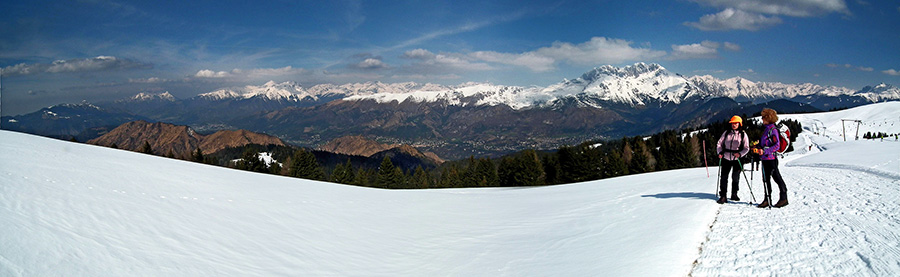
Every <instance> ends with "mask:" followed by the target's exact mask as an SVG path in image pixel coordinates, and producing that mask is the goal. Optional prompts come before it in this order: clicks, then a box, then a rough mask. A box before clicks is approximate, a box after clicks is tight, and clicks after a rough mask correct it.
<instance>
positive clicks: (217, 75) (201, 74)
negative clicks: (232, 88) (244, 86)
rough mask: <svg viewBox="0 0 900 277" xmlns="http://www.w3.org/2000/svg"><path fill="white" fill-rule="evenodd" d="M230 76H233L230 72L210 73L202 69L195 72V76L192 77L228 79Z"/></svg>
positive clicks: (210, 71)
mask: <svg viewBox="0 0 900 277" xmlns="http://www.w3.org/2000/svg"><path fill="white" fill-rule="evenodd" d="M231 76H234V75H233V74H232V73H231V72H227V71H218V72H216V71H212V70H209V69H203V70H200V71H197V74H195V75H194V77H197V78H228V77H231Z"/></svg>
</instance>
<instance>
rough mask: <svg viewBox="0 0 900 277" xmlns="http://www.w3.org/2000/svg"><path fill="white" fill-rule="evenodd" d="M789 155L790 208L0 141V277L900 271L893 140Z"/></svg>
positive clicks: (669, 193) (692, 191)
mask: <svg viewBox="0 0 900 277" xmlns="http://www.w3.org/2000/svg"><path fill="white" fill-rule="evenodd" d="M893 105H894V104H892V103H884V104H878V105H869V106H864V107H860V108H856V109H851V110H847V111H842V112H844V113H845V114H840V115H838V114H835V113H822V114H809V115H798V116H802V117H805V118H803V119H801V122H803V123H804V125H806V124H807V122H815V121H816V120H818V121H821V122H822V123H823V124H824V125H826V126H831V125H833V124H834V122H832V121H834V120H835V119H834V118H839V117H844V116H848V117H855V118H860V119H863V120H864V122H865V121H866V120H868V121H872V122H877V119H878V118H881V115H882V114H885V115H884V118H885V120H887V117H888V116H894V114H892V113H893V112H895V111H898V110H900V109H898V108H897V107H896V106H893ZM838 113H840V112H838ZM782 117H784V118H788V117H793V115H783V116H782ZM894 118H895V120H896V121H893V122H892V123H893V124H898V123H900V118H897V117H894ZM892 128H896V127H892ZM829 130H830V128H829ZM892 130H896V129H886V130H884V131H885V132H895V131H892ZM808 144H810V145H813V147H811V149H812V150H811V151H809V150H808V149H810V147H807V145H808ZM795 147H796V148H798V149H801V150H807V151H797V153H793V154H790V155H788V156H787V157H786V158H785V159H783V160H782V167H781V170H782V174H783V175H784V178H785V181H786V182H787V185H788V190H789V191H788V195H789V199H790V201H791V204H790V205H788V206H787V207H785V208H781V209H772V210H767V209H758V208H756V207H754V206H751V205H748V202H751V201H752V200H751V199H752V197H751V195H750V193H749V191H748V190H747V189H746V186H745V185H746V183H745V182H746V181H744V180H741V183H742V184H741V191H740V197H741V198H742V199H743V200H742V201H740V202H732V203H729V204H725V205H718V204H716V203H715V201H714V200H715V196H714V193H715V182H716V181H715V180H714V179H715V178H714V177H715V175H716V174H715V170H716V168H710V170H711V173H712V174H711V175H712V176H713V177H712V178H707V174H706V170H705V169H703V168H695V169H685V170H673V171H665V172H655V173H650V174H641V175H633V176H625V177H620V178H613V179H606V180H600V181H594V182H587V183H578V184H571V185H561V186H552V187H536V188H503V189H499V188H493V189H449V190H415V191H397V190H394V191H390V190H377V189H369V188H360V187H351V186H343V185H336V184H330V183H322V182H315V181H306V180H299V179H293V178H286V177H278V176H272V175H262V174H255V173H249V172H242V171H235V170H229V169H224V168H219V167H212V166H206V165H202V164H195V163H188V162H183V161H177V160H170V159H165V158H160V157H154V156H147V155H141V154H137V153H132V152H126V151H121V150H114V149H108V148H101V147H96V146H91V145H84V144H74V143H69V142H64V141H58V140H52V139H46V138H41V137H36V136H30V135H25V134H20V133H14V132H8V131H0V234H2V235H0V246H2V247H0V276H46V275H87V276H98V275H103V276H131V275H153V276H159V275H178V276H209V275H232V276H233V275H240V276H246V275H291V276H321V275H351V276H360V275H364V276H398V275H399V276H432V275H464V276H470V275H490V276H534V275H542V276H546V275H552V276H597V275H609V276H635V275H640V276H684V275H687V274H691V275H694V276H706V275H731V274H736V275H811V276H822V275H880V276H893V275H897V274H900V264H897V263H896V261H897V260H900V251H897V249H900V248H898V241H900V217H898V216H897V215H898V214H900V203H898V202H896V201H893V199H897V198H898V197H900V191H898V190H897V189H896V188H897V187H898V186H900V155H898V154H897V153H900V142H895V141H889V140H885V141H884V142H882V141H853V142H848V143H845V142H843V141H842V140H839V139H835V137H834V136H832V135H828V136H819V135H815V134H814V133H812V132H809V131H807V132H804V133H801V138H800V139H799V140H798V142H796V143H795ZM748 174H752V175H754V176H755V179H754V180H753V181H752V183H753V187H752V188H753V189H752V190H753V192H754V194H755V196H756V197H757V198H760V197H761V195H762V188H761V186H760V185H759V184H760V183H759V172H758V171H757V172H752V173H750V172H748ZM757 200H759V199H757ZM757 202H758V201H757Z"/></svg>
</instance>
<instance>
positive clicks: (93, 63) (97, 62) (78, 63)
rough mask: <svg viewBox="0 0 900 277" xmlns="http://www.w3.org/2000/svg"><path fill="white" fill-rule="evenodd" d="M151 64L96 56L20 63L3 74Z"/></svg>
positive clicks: (117, 67)
mask: <svg viewBox="0 0 900 277" xmlns="http://www.w3.org/2000/svg"><path fill="white" fill-rule="evenodd" d="M149 68H153V65H152V64H148V63H142V62H138V61H133V60H129V59H120V58H116V57H113V56H98V57H96V58H87V59H70V60H58V61H54V62H53V63H49V64H42V63H34V64H25V63H20V64H17V65H11V66H7V67H5V68H3V75H4V76H13V75H33V74H44V73H77V72H94V71H110V70H130V69H149Z"/></svg>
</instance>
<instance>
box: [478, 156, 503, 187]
mask: <svg viewBox="0 0 900 277" xmlns="http://www.w3.org/2000/svg"><path fill="white" fill-rule="evenodd" d="M473 175H474V177H475V182H476V184H474V185H477V186H480V187H495V186H497V185H498V183H499V180H500V179H499V177H498V176H497V168H496V167H495V166H494V162H493V161H491V159H488V158H481V159H478V161H477V164H476V166H475V170H474V174H473Z"/></svg>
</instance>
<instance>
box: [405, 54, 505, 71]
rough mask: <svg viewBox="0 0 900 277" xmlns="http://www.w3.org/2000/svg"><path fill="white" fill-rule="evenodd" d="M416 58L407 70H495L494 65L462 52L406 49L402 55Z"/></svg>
mask: <svg viewBox="0 0 900 277" xmlns="http://www.w3.org/2000/svg"><path fill="white" fill-rule="evenodd" d="M401 57H403V58H407V59H412V60H414V61H415V62H414V64H412V65H411V67H410V68H408V69H407V70H409V71H413V72H417V71H418V72H420V73H421V72H429V73H433V72H448V71H482V70H493V69H494V67H492V66H490V65H488V64H486V63H480V62H477V60H475V59H473V58H472V57H470V56H468V55H465V54H461V53H437V54H436V53H432V52H431V51H428V50H425V49H415V50H410V51H406V52H405V53H403V55H402V56H401Z"/></svg>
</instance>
